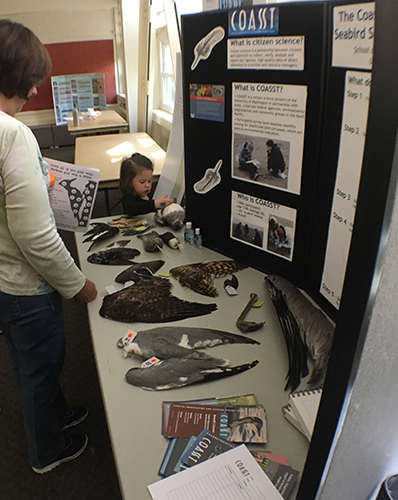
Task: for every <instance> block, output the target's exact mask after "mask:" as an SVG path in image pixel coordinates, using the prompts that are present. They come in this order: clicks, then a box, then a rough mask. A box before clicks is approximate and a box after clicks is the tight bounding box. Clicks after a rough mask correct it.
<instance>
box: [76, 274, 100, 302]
mask: <svg viewBox="0 0 398 500" xmlns="http://www.w3.org/2000/svg"><path fill="white" fill-rule="evenodd" d="M97 293H98V292H97V287H96V286H95V283H93V282H92V281H91V280H89V279H88V278H86V283H85V284H84V287H83V288H82V289H81V290H80V292H79V293H77V294H76V295H75V297H74V299H75V301H76V302H78V303H79V304H87V303H88V302H92V301H93V300H94V299H95V297H96V296H97Z"/></svg>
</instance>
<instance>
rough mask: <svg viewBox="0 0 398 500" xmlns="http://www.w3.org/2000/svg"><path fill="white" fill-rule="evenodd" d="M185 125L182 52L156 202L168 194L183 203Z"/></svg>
mask: <svg viewBox="0 0 398 500" xmlns="http://www.w3.org/2000/svg"><path fill="white" fill-rule="evenodd" d="M183 151H184V123H183V94H182V60H181V52H178V53H177V70H176V93H175V102H174V111H173V128H172V129H171V133H170V138H169V144H168V146H167V153H166V157H165V159H164V163H163V168H162V173H161V174H160V177H159V181H158V183H157V186H156V189H155V193H154V195H153V196H154V198H153V199H154V200H156V199H158V198H160V197H161V196H163V195H165V194H167V195H168V197H169V198H172V199H173V200H175V201H176V202H177V203H181V201H182V200H183V198H184V195H185V175H184V155H183Z"/></svg>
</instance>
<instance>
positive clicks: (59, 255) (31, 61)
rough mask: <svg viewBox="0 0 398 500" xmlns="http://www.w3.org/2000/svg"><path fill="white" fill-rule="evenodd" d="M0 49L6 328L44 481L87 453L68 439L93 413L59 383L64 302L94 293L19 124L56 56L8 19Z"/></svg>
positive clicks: (1, 313)
mask: <svg viewBox="0 0 398 500" xmlns="http://www.w3.org/2000/svg"><path fill="white" fill-rule="evenodd" d="M0 47H1V51H0V269H1V273H0V329H1V330H2V331H3V333H4V334H5V336H6V339H7V343H8V346H9V349H10V353H11V357H12V359H13V362H14V368H15V374H16V377H17V381H18V384H19V387H20V390H21V393H22V403H23V415H24V425H25V433H26V437H27V442H28V454H29V461H30V464H31V466H32V468H33V470H34V471H35V472H38V473H44V472H48V471H49V470H51V469H53V468H54V467H56V466H57V465H59V464H61V463H63V462H66V461H68V460H72V459H74V458H76V457H77V456H79V455H80V454H81V453H82V452H83V451H84V449H85V448H86V446H87V441H88V439H87V436H86V435H85V434H75V435H72V436H68V437H65V436H64V435H63V434H62V430H63V429H65V428H68V427H71V426H73V425H76V424H78V423H80V422H81V421H82V420H84V418H85V417H86V416H87V414H88V410H87V409H86V408H84V407H81V406H80V407H72V408H68V406H67V404H66V401H65V398H64V396H63V394H62V390H61V388H60V385H59V375H60V372H61V369H62V366H63V362H64V354H65V339H64V327H63V313H62V297H64V298H65V299H70V298H72V297H74V298H75V300H76V301H77V302H80V303H87V302H90V301H92V300H94V298H95V297H96V295H97V290H96V287H95V284H94V283H93V282H91V281H90V280H88V279H86V278H85V276H84V275H83V274H82V273H81V271H80V270H79V269H78V267H77V266H76V264H75V262H74V261H73V259H72V257H71V256H70V254H69V252H68V250H67V249H66V247H65V245H64V244H63V241H62V239H61V238H60V236H59V234H58V232H57V229H56V227H55V223H54V218H53V214H52V211H51V208H50V204H49V198H48V192H47V188H48V186H49V174H48V170H47V165H46V163H45V162H44V161H43V158H42V156H41V153H40V149H39V146H38V144H37V141H36V139H35V137H34V135H33V134H32V132H31V130H30V129H29V128H28V127H26V126H25V125H24V124H22V123H21V122H19V121H18V120H16V119H15V118H14V116H15V114H16V113H18V112H19V111H21V109H22V107H23V106H24V104H25V103H26V102H27V101H28V100H29V99H32V97H34V96H35V95H36V94H37V89H38V87H39V86H40V84H41V83H42V82H43V80H44V79H45V78H46V77H47V76H48V75H49V73H50V71H51V61H50V58H49V56H48V53H47V51H46V49H45V48H44V46H43V45H42V44H41V42H40V41H39V39H38V38H37V37H36V35H34V34H33V33H32V32H31V31H30V30H29V29H28V28H26V27H25V26H23V25H21V24H19V23H14V22H12V21H10V20H7V19H2V20H0Z"/></svg>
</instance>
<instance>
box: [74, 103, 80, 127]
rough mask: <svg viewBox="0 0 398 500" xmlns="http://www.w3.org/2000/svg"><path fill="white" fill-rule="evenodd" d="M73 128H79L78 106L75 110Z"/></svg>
mask: <svg viewBox="0 0 398 500" xmlns="http://www.w3.org/2000/svg"><path fill="white" fill-rule="evenodd" d="M73 126H74V127H78V126H79V111H78V109H77V107H76V106H75V107H74V108H73Z"/></svg>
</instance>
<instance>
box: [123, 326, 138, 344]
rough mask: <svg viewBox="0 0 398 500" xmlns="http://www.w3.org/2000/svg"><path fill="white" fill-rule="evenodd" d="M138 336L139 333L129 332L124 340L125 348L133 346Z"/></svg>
mask: <svg viewBox="0 0 398 500" xmlns="http://www.w3.org/2000/svg"><path fill="white" fill-rule="evenodd" d="M136 335H137V333H136V332H133V330H127V333H126V334H125V335H124V337H123V338H122V344H123V347H126V346H127V345H129V344H131V343H132V342H133V340H134V339H135V337H136Z"/></svg>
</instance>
